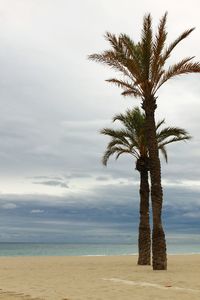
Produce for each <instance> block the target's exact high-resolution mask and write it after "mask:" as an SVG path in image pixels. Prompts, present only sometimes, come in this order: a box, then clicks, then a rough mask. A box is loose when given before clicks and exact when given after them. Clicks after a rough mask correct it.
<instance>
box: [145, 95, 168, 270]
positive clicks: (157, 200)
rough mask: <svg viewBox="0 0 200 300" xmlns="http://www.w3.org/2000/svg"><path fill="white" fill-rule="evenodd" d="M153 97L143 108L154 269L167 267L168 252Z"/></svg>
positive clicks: (146, 100)
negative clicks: (149, 177)
mask: <svg viewBox="0 0 200 300" xmlns="http://www.w3.org/2000/svg"><path fill="white" fill-rule="evenodd" d="M155 102H156V101H155V99H154V98H153V97H149V98H147V99H145V100H144V102H143V108H144V110H145V114H146V136H147V147H148V150H149V158H150V175H151V201H152V212H153V233H152V254H153V257H152V261H153V269H154V270H166V269H167V254H166V241H165V233H164V230H163V227H162V219H161V214H162V202H163V192H162V186H161V168H160V160H159V154H158V145H157V139H156V125H155V117H154V112H155V109H156V103H155Z"/></svg>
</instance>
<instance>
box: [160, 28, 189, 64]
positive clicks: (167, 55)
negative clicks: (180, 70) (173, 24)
mask: <svg viewBox="0 0 200 300" xmlns="http://www.w3.org/2000/svg"><path fill="white" fill-rule="evenodd" d="M194 29H195V28H191V29H189V30H186V31H184V32H183V33H182V34H181V35H180V36H179V37H178V38H177V39H175V41H174V42H172V43H171V44H170V45H169V47H168V48H167V49H166V50H165V52H164V54H163V56H162V61H163V64H164V63H165V62H166V60H167V59H168V58H169V57H170V54H171V52H172V50H173V49H174V48H175V47H176V46H177V45H178V44H179V43H180V42H181V41H182V40H183V39H185V38H186V37H187V36H188V35H189V34H190V33H191V32H192V31H193V30H194Z"/></svg>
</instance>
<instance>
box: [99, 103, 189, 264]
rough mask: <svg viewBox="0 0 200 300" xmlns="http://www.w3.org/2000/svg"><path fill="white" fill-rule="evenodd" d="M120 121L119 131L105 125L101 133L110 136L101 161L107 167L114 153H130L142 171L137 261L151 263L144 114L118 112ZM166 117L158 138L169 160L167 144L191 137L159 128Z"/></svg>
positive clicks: (136, 111) (118, 154)
mask: <svg viewBox="0 0 200 300" xmlns="http://www.w3.org/2000/svg"><path fill="white" fill-rule="evenodd" d="M115 121H120V122H121V124H122V125H123V128H120V129H118V130H116V129H110V128H104V129H102V130H101V133H102V134H104V135H107V136H109V137H111V140H110V142H109V143H108V145H107V148H106V151H105V153H104V155H103V158H102V163H103V164H104V165H105V166H106V165H107V162H108V160H109V158H110V156H112V155H114V154H115V155H116V159H118V158H119V156H120V155H121V154H124V153H127V154H130V155H131V156H133V157H134V159H136V170H137V171H138V172H139V173H140V224H139V237H138V250H139V251H138V252H139V256H138V264H139V265H150V262H151V235H150V224H149V180H148V172H149V154H148V149H147V144H146V137H145V114H144V113H142V112H141V110H140V109H139V108H138V107H136V108H135V109H132V110H127V111H126V113H125V114H119V115H116V116H115V117H114V118H113V122H115ZM164 122H165V120H161V121H160V122H158V123H157V124H156V137H157V142H158V149H159V150H160V151H161V153H162V154H163V155H164V158H165V161H166V162H167V151H166V145H167V144H169V143H173V142H178V141H182V140H188V139H190V138H191V137H190V136H189V135H188V133H187V132H186V131H185V130H184V129H182V128H179V127H165V128H163V129H161V130H160V127H161V126H162V125H163V124H164Z"/></svg>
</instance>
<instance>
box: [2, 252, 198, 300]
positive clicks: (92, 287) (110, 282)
mask: <svg viewBox="0 0 200 300" xmlns="http://www.w3.org/2000/svg"><path fill="white" fill-rule="evenodd" d="M136 262H137V257H136V256H111V257H100V256H99V257H98V256H96V257H2V258H0V300H31V299H32V300H33V299H35V300H36V299H37V300H42V299H45V300H46V299H48V300H110V299H113V300H158V299H159V300H162V299H167V300H170V299H172V300H179V299H180V300H199V299H200V255H180V256H168V271H152V268H151V267H150V266H148V267H142V266H137V265H136Z"/></svg>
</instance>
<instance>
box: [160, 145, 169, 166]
mask: <svg viewBox="0 0 200 300" xmlns="http://www.w3.org/2000/svg"><path fill="white" fill-rule="evenodd" d="M159 150H160V152H161V153H162V155H163V156H164V159H165V161H166V163H167V162H168V156H167V151H166V149H165V146H162V147H160V148H159Z"/></svg>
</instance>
